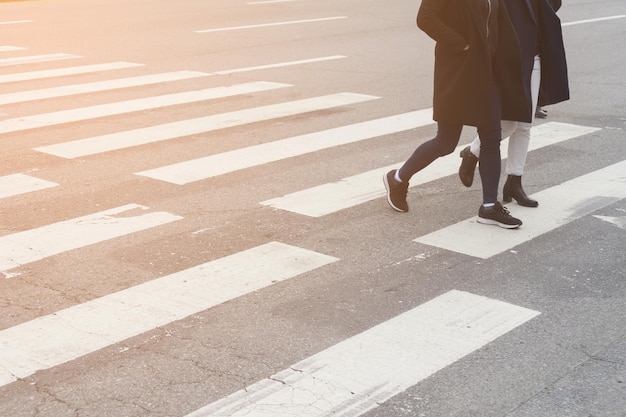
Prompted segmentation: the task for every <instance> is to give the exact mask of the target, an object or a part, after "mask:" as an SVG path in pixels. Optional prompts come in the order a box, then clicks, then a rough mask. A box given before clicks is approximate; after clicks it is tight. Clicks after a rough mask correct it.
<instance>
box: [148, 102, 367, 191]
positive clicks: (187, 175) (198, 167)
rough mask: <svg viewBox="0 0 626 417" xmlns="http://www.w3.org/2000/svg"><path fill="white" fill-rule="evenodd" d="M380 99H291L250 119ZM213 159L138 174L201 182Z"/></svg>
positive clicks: (178, 181)
mask: <svg viewBox="0 0 626 417" xmlns="http://www.w3.org/2000/svg"><path fill="white" fill-rule="evenodd" d="M377 98H378V97H374V96H368V95H364V94H353V93H339V94H332V95H328V96H323V97H315V98H311V99H304V100H299V101H292V102H289V103H284V104H278V105H272V106H266V107H264V108H260V109H253V115H252V117H251V118H250V119H252V121H258V120H267V119H269V118H278V117H285V116H290V115H294V114H298V113H305V112H310V111H316V110H323V109H329V108H333V107H338V106H345V105H347V104H355V103H360V102H363V101H369V100H374V99H377ZM247 113H248V112H247V111H240V112H235V113H234V114H228V115H226V117H225V118H222V117H217V118H218V120H217V122H216V123H215V124H216V125H217V126H220V127H221V126H225V127H226V126H231V125H237V124H241V123H240V122H239V121H238V118H239V117H241V116H240V115H247ZM233 116H234V117H233ZM207 119H209V120H211V119H212V117H211V116H209V118H207ZM223 119H225V120H223ZM244 119H245V117H244ZM232 120H234V122H232ZM248 120H249V119H248ZM204 124H206V123H204ZM209 124H210V123H209ZM211 159H212V157H211V156H208V157H204V158H198V159H194V160H191V161H185V162H180V163H177V164H173V165H168V166H164V167H160V168H155V169H151V170H148V171H142V172H137V173H136V174H137V175H142V176H144V177H149V178H154V179H157V180H161V181H166V182H170V183H172V184H178V185H184V184H188V183H190V182H194V181H200V180H203V179H207V178H210V177H212V176H214V175H215V171H214V170H213V167H212V166H211V164H210V162H211ZM218 169H219V167H218Z"/></svg>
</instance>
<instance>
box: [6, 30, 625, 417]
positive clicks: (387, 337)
mask: <svg viewBox="0 0 626 417" xmlns="http://www.w3.org/2000/svg"><path fill="white" fill-rule="evenodd" d="M208 31H209V30H205V31H204V32H208ZM24 49H26V48H23V47H19V46H0V52H1V53H3V54H11V53H13V52H17V51H21V52H23V51H24ZM342 57H343V56H330V57H324V58H312V59H310V60H307V59H304V60H300V61H292V62H289V63H285V64H284V65H304V64H307V63H310V62H324V61H327V60H333V59H338V58H342ZM80 58H81V57H79V56H76V55H71V54H65V53H55V54H45V55H31V56H19V57H13V58H11V57H2V58H0V66H4V67H10V66H17V65H19V66H20V71H19V72H15V73H10V74H2V75H0V83H14V82H22V83H29V82H31V81H38V80H42V79H48V78H54V77H69V78H68V80H71V79H72V78H71V77H73V76H77V75H81V74H87V73H89V74H95V75H98V76H99V77H102V80H101V81H92V82H88V83H84V82H80V83H79V82H77V83H72V82H71V81H69V83H67V84H64V85H63V86H60V87H50V88H43V89H42V88H33V89H28V90H26V89H25V90H24V91H20V92H13V93H5V94H0V104H3V105H4V104H15V103H26V102H36V101H38V100H51V101H52V100H54V99H58V98H67V97H72V96H75V95H88V94H91V93H96V92H104V91H109V92H118V93H121V92H122V91H123V90H124V89H126V88H131V87H141V86H148V85H150V86H157V87H158V86H159V85H161V84H168V85H171V84H176V83H177V82H180V81H184V80H191V79H202V78H204V77H208V76H211V75H223V74H232V73H237V72H239V71H238V70H237V69H233V70H228V71H219V72H214V73H211V72H198V71H189V70H184V69H182V70H179V71H172V72H162V73H151V71H150V68H148V67H146V66H145V65H143V64H136V63H130V62H123V61H119V62H110V63H100V64H89V65H75V66H64V67H63V66H62V64H61V63H63V62H65V61H66V60H69V59H73V61H72V62H75V61H76V60H77V59H80ZM52 61H58V63H59V65H61V66H62V67H61V68H56V69H38V70H28V69H27V70H26V71H24V68H23V66H25V65H28V64H33V63H40V62H52ZM272 67H274V65H272V64H267V65H259V66H257V67H249V68H246V69H241V70H242V71H246V72H249V71H254V70H255V69H268V68H272ZM122 69H124V70H137V71H140V72H141V73H140V74H139V75H134V76H129V77H125V78H117V77H116V76H115V72H116V71H117V70H122ZM295 87H297V86H294V85H292V84H287V83H282V82H279V81H275V80H274V81H265V80H258V81H248V82H241V83H235V84H230V85H224V86H219V87H209V88H200V89H196V90H191V91H181V92H176V93H171V92H169V93H167V94H162V95H155V96H151V97H144V98H134V99H124V98H123V99H120V100H119V101H117V102H110V103H105V104H97V105H86V106H83V107H75V108H70V109H64V110H59V111H52V112H48V113H41V114H29V115H24V116H19V117H8V118H6V119H4V120H1V121H0V135H2V136H1V137H0V142H2V141H11V140H17V139H16V138H18V135H19V134H21V133H23V132H25V131H28V130H31V129H42V130H41V132H45V130H44V129H43V128H49V127H52V126H54V127H60V128H63V127H64V126H65V127H67V126H70V125H71V124H72V123H77V122H86V121H90V120H93V119H96V118H107V117H112V116H118V115H128V114H135V113H138V112H141V111H145V110H155V109H159V110H160V111H163V112H167V111H168V109H169V108H172V107H173V106H181V105H189V104H197V103H204V102H209V101H212V100H213V101H214V100H218V99H224V98H228V97H245V96H248V95H256V94H258V95H262V94H264V93H269V92H270V91H273V92H275V93H277V94H276V95H275V96H272V97H271V98H270V99H269V100H276V98H275V97H276V96H279V97H280V93H281V92H284V91H291V90H293V89H294V88H295ZM381 99H383V98H381V97H378V96H373V95H369V94H362V93H359V92H345V91H340V92H334V93H329V94H326V95H318V96H308V97H306V98H301V99H298V100H293V99H285V100H283V101H280V102H273V103H272V104H266V105H261V106H257V107H250V108H248V107H245V104H243V107H245V108H241V109H238V110H234V111H228V112H223V113H216V114H211V115H206V116H203V117H193V118H187V119H183V120H177V121H174V122H168V123H159V122H153V123H152V124H151V125H150V126H147V127H143V128H139V129H129V130H123V129H119V130H117V131H113V132H107V133H102V134H100V132H95V134H94V135H93V136H90V137H83V138H79V139H73V140H63V139H59V140H57V141H55V143H52V144H47V145H44V146H36V147H33V148H32V149H29V150H28V151H33V152H35V153H37V154H39V155H41V154H45V155H47V156H49V157H50V158H52V159H54V160H55V163H57V164H58V163H68V164H69V163H70V162H72V161H71V160H76V159H79V160H80V159H88V158H89V157H96V156H98V155H102V154H105V153H107V152H112V151H121V152H124V151H127V150H129V149H130V148H134V149H137V148H139V149H141V148H140V147H149V146H157V145H158V144H159V143H162V142H164V141H169V140H172V139H179V138H184V137H187V136H192V135H197V134H206V133H208V132H214V131H218V130H222V129H227V128H233V127H246V126H248V125H252V124H255V123H256V124H260V123H263V122H271V121H276V120H280V119H285V118H287V117H290V116H299V115H306V114H309V115H310V114H322V113H323V111H324V110H329V109H350V108H356V107H358V106H362V105H365V104H367V103H370V102H374V101H376V100H381ZM242 102H244V103H245V100H242ZM178 117H180V116H178ZM320 117H323V116H320ZM432 123H433V121H432V110H431V109H430V108H426V109H420V110H413V111H406V112H402V113H399V114H392V115H384V116H380V117H372V118H368V119H367V120H361V121H358V122H356V123H351V124H345V125H342V126H339V127H331V128H324V127H322V128H319V129H318V130H316V131H313V132H309V133H304V134H299V135H296V136H290V137H287V138H276V139H275V140H270V141H266V142H264V143H260V144H259V143H256V142H254V141H251V142H250V143H249V144H247V145H246V146H243V147H239V148H237V149H234V150H229V151H226V152H221V153H214V152H212V151H211V149H210V147H207V148H205V149H201V150H199V152H200V154H199V155H198V156H197V158H195V159H187V160H178V161H177V162H175V163H173V164H170V163H168V164H166V165H160V166H159V165H158V161H155V162H154V166H153V167H151V168H149V169H145V170H142V171H139V172H127V173H126V174H130V175H132V176H134V177H141V178H143V179H145V180H146V181H152V182H153V183H154V184H159V185H168V184H172V185H176V186H181V187H180V188H184V186H186V185H188V184H192V183H198V182H201V181H204V180H208V179H211V178H214V177H218V176H224V175H227V174H232V173H234V172H237V171H240V170H245V169H255V168H257V167H260V166H264V165H268V164H272V163H275V162H280V161H284V160H287V159H289V158H294V157H297V156H307V155H310V154H313V153H315V152H317V151H320V150H329V151H332V150H333V149H335V148H339V147H341V146H346V145H356V144H359V143H364V142H366V141H368V140H375V139H380V138H381V137H384V136H387V135H394V134H398V133H402V132H408V131H416V132H419V129H420V128H423V127H427V126H429V125H431V124H432ZM601 131H602V129H600V128H598V127H592V126H581V125H574V124H568V123H560V122H558V121H548V122H545V123H542V124H539V125H537V126H535V127H533V133H532V134H533V138H534V140H533V141H531V151H533V152H540V151H541V150H542V149H544V148H548V147H551V146H556V145H559V144H563V143H565V142H566V141H568V140H572V139H575V138H579V137H583V136H586V135H591V134H594V133H598V132H601ZM42 134H45V133H42ZM422 139H426V138H425V137H424V138H422ZM182 146H184V145H182ZM459 149H460V148H459ZM506 149H507V147H506V143H503V146H502V150H503V157H506ZM55 158H60V159H58V160H57V159H55ZM181 159H184V158H181ZM399 163H400V161H395V162H394V163H393V164H391V165H385V166H371V167H370V168H369V169H368V170H366V171H364V172H356V173H354V175H351V176H349V177H344V178H337V177H333V175H334V174H330V175H324V174H323V171H324V170H323V167H320V170H319V171H320V175H319V183H318V184H317V185H315V186H313V187H307V188H304V189H301V190H297V191H295V192H294V191H292V192H289V193H287V190H278V189H275V188H271V189H270V191H271V192H273V193H274V194H275V195H274V196H273V197H272V198H269V199H264V200H263V201H258V208H259V209H263V208H264V207H269V208H271V209H273V210H275V211H276V212H289V213H291V214H294V215H296V216H302V217H303V218H308V219H313V221H315V220H314V219H317V218H321V217H324V216H331V215H333V214H335V213H338V212H340V211H346V210H349V209H352V208H355V207H357V206H359V205H362V204H364V203H367V202H370V201H373V200H376V199H378V200H380V203H381V206H382V207H384V208H386V202H385V199H384V188H383V186H382V181H381V178H382V176H383V174H384V173H385V172H387V171H388V170H389V169H392V168H394V167H397V166H398V165H399ZM458 164H459V159H458V149H457V152H454V153H453V154H451V155H449V156H447V157H444V158H441V159H439V160H437V161H436V162H435V163H433V164H432V165H431V166H430V167H428V169H427V170H425V171H424V172H423V173H420V175H418V176H416V177H415V178H414V179H413V181H412V183H411V186H412V187H415V186H418V185H421V184H425V183H428V182H432V181H436V180H439V179H442V178H445V177H448V176H451V175H455V173H456V170H457V169H458ZM625 164H626V162H625V161H622V162H619V163H616V164H613V165H610V166H608V167H605V168H602V169H599V170H595V171H593V172H590V173H588V174H586V175H583V176H581V177H578V178H575V179H573V180H571V181H568V182H565V183H564V184H561V185H558V186H555V187H551V188H548V189H545V190H543V191H540V192H539V193H537V194H536V196H537V198H539V199H540V200H541V202H542V206H541V208H540V209H527V210H524V209H523V208H518V207H516V214H518V213H519V215H520V217H521V218H523V219H524V226H523V227H522V228H521V229H520V230H519V231H515V232H511V231H505V230H500V229H498V228H488V227H484V226H478V225H477V224H476V223H475V221H474V219H468V220H467V219H461V218H460V219H459V223H457V224H452V225H449V226H448V227H445V228H442V229H440V230H437V231H435V232H432V233H429V234H426V235H424V236H421V237H417V238H415V239H414V242H417V243H419V244H424V245H429V246H432V247H437V248H440V249H443V250H447V251H452V252H455V253H458V254H460V255H462V256H469V257H476V258H483V259H486V258H489V257H492V256H495V255H497V254H499V253H502V252H504V251H506V250H509V249H512V248H517V247H521V246H522V245H523V244H524V243H525V242H528V241H529V240H532V239H536V238H539V237H540V236H542V235H543V234H545V233H547V232H549V231H551V230H554V229H556V228H558V227H560V226H562V225H564V224H567V223H569V222H573V221H576V220H577V219H579V218H581V217H583V216H586V215H589V214H592V213H593V212H594V211H596V210H598V209H600V208H602V207H606V206H607V205H609V204H611V203H613V202H616V201H620V200H622V199H624V198H626V192H625V190H626V186H625V185H626V179H625V178H624V176H623V173H624V172H626V165H625ZM31 168H34V167H27V166H24V167H21V169H22V170H23V171H22V172H10V173H9V172H5V173H4V174H3V175H1V176H0V201H3V200H4V201H9V200H10V199H12V198H21V197H24V198H25V196H26V195H28V196H32V195H36V194H37V192H40V191H43V190H48V191H49V192H54V191H56V190H63V189H64V183H63V182H62V181H59V180H58V179H55V180H54V181H52V180H50V179H47V178H46V172H45V170H42V169H41V167H39V172H37V173H36V175H34V173H33V172H31ZM162 183H166V184H162ZM590 184H593V186H590ZM583 190H584V191H583ZM150 206H151V207H148V206H145V205H143V204H140V203H138V202H136V201H131V202H125V203H124V204H122V205H120V206H117V207H108V208H105V209H103V210H100V211H96V212H89V213H82V214H81V215H79V216H71V217H70V218H63V219H61V220H59V221H57V222H54V223H50V224H47V225H44V226H40V227H34V228H31V229H26V230H17V231H13V230H11V231H8V230H10V228H9V227H8V226H9V225H2V227H1V228H0V229H2V230H3V231H4V232H3V233H2V235H0V272H2V274H4V276H5V277H6V279H11V277H13V276H15V275H14V273H15V271H19V270H20V268H23V267H24V266H27V265H32V264H34V263H36V262H38V261H41V260H44V259H50V258H53V257H55V256H57V255H60V254H63V253H65V252H69V251H76V250H81V249H82V248H85V247H88V246H89V247H93V246H95V245H98V244H101V243H103V242H110V241H113V240H115V239H118V238H120V237H123V236H128V235H132V234H139V233H142V232H146V231H149V230H154V229H158V228H160V227H163V226H165V225H171V224H174V223H183V222H185V221H187V220H189V219H186V218H185V216H183V215H180V214H178V213H176V212H175V210H171V209H169V210H162V209H160V208H159V207H158V204H157V205H152V204H151V205H150ZM544 206H545V207H544ZM81 210H82V209H81ZM0 213H1V209H0ZM267 240H268V241H267V242H266V243H262V244H259V245H256V246H253V247H249V248H247V249H243V250H240V251H238V250H237V249H233V250H232V253H231V254H229V255H227V256H224V257H221V258H218V259H213V258H212V256H211V255H208V257H209V258H210V260H208V261H206V262H200V263H198V264H197V265H195V266H193V267H190V268H186V269H183V270H180V271H178V272H174V273H172V274H168V275H165V276H155V277H154V278H153V279H151V280H149V281H148V282H145V283H143V284H139V285H135V286H131V287H129V288H126V289H124V290H121V291H118V292H114V293H111V294H109V295H106V296H103V297H99V298H93V299H91V300H90V301H87V302H83V303H77V304H76V305H74V306H72V307H69V308H65V309H63V310H60V311H55V312H54V313H51V314H46V315H42V316H40V317H38V318H36V319H34V320H29V321H25V322H23V323H20V324H16V325H13V326H11V327H8V328H5V329H2V330H0V389H1V388H2V387H3V386H8V385H10V384H13V383H16V382H17V381H19V380H21V379H24V378H27V377H32V376H33V375H36V373H37V372H39V371H43V370H46V369H50V368H54V367H56V366H59V365H62V364H67V363H69V362H71V361H73V360H76V359H78V358H81V357H84V356H85V355H88V354H92V353H94V352H97V351H98V350H100V349H103V348H106V347H108V346H111V345H114V344H116V343H119V342H122V341H124V340H127V339H128V338H131V337H134V336H137V335H140V334H142V333H145V332H149V331H151V330H154V329H155V328H158V327H160V326H166V325H168V324H171V323H173V322H174V321H177V320H184V319H185V318H187V317H189V316H191V315H193V314H196V313H199V312H202V311H205V310H208V309H211V308H213V307H215V306H218V305H220V304H223V303H225V302H227V301H230V300H234V299H236V298H238V297H242V296H244V295H247V294H250V293H252V292H254V291H258V290H261V289H265V288H269V287H271V286H273V285H274V284H277V283H280V282H283V281H288V280H290V279H292V278H295V277H300V276H307V274H310V275H314V274H316V273H318V272H319V271H320V270H322V269H323V268H331V267H332V266H333V265H335V264H340V263H341V261H342V259H341V258H339V257H336V256H334V255H333V254H332V253H325V252H324V251H323V250H319V249H316V250H311V249H308V248H305V247H300V246H298V244H293V243H284V242H280V241H276V240H271V239H267ZM484 242H489V244H488V245H485V244H482V243H484ZM404 243H408V242H404ZM302 246H305V245H302ZM205 256H207V255H206V254H205ZM94 262H97V260H95V261H94ZM539 314H540V312H538V311H534V310H532V309H528V308H525V307H523V306H518V305H513V304H510V303H507V302H503V301H499V300H496V299H492V298H488V297H484V296H481V295H477V294H472V293H468V292H464V291H457V290H452V291H449V292H446V293H444V294H443V295H441V296H439V297H437V298H434V299H432V300H430V301H428V302H426V303H424V304H422V305H420V306H418V307H416V308H413V309H411V310H409V311H407V312H405V313H403V314H400V315H398V316H396V317H394V318H392V319H390V320H388V321H385V322H383V323H381V324H379V325H377V326H374V327H372V328H370V329H368V330H366V331H364V332H362V333H360V334H357V335H355V336H353V337H351V338H348V339H346V340H344V341H343V342H340V343H338V344H335V345H333V346H331V347H329V348H328V349H326V350H323V351H321V352H318V353H315V354H313V355H311V356H310V357H308V358H306V359H305V360H303V361H300V362H297V363H296V364H294V365H292V366H290V367H288V368H285V370H283V371H281V372H278V373H275V374H269V375H267V378H266V379H264V380H261V381H259V382H255V383H253V384H251V385H249V386H246V387H245V388H243V389H242V390H241V391H236V392H233V393H232V394H230V395H228V396H226V397H224V398H222V399H220V400H218V401H215V402H211V401H210V400H209V399H207V401H206V403H207V404H208V405H207V406H206V407H203V408H200V409H199V410H197V411H195V412H193V413H191V414H189V416H190V417H191V416H215V417H218V416H244V415H245V416H258V417H261V416H263V417H269V416H275V415H280V414H281V410H282V409H284V407H285V406H286V404H287V403H288V404H289V409H290V413H291V415H310V416H319V417H322V416H331V415H332V416H359V415H362V414H364V413H365V412H367V411H369V410H372V409H374V408H376V407H377V406H378V405H379V404H380V403H382V402H384V401H387V400H389V399H390V398H391V397H393V396H395V395H397V394H399V393H401V392H403V391H404V390H406V389H407V388H409V387H411V386H413V385H415V384H417V383H419V382H420V381H421V380H423V379H425V378H427V377H428V376H430V375H432V374H434V373H435V372H437V371H439V370H441V369H443V368H444V367H446V366H448V365H450V364H451V363H453V362H455V361H458V360H460V359H462V358H463V357H465V356H467V355H469V354H470V353H472V352H474V351H476V350H477V349H479V348H481V347H482V346H484V345H486V344H488V343H491V342H493V341H495V340H496V339H498V338H499V337H501V336H503V335H504V334H506V333H508V332H512V331H513V330H514V329H515V328H517V327H518V326H522V325H524V324H525V323H526V322H528V321H530V320H532V319H533V318H535V317H537V316H538V315H539ZM363 363H367V364H368V365H369V366H367V367H364V366H362V364H363ZM209 403H210V404H209Z"/></svg>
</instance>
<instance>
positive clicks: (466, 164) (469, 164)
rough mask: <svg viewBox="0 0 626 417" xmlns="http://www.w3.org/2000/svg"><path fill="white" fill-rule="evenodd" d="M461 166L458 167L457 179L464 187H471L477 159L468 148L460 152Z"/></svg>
mask: <svg viewBox="0 0 626 417" xmlns="http://www.w3.org/2000/svg"><path fill="white" fill-rule="evenodd" d="M460 156H461V159H462V161H461V166H460V167H459V178H460V179H461V182H462V183H463V185H464V186H466V187H471V186H472V183H473V182H474V171H476V164H477V163H478V158H477V157H476V155H474V154H473V153H472V152H471V151H470V147H469V146H468V147H466V148H464V149H463V150H462V151H461V154H460Z"/></svg>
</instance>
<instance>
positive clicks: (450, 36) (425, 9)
mask: <svg viewBox="0 0 626 417" xmlns="http://www.w3.org/2000/svg"><path fill="white" fill-rule="evenodd" d="M449 1H450V0H422V4H421V5H420V8H419V11H418V12H417V26H418V27H419V28H420V29H421V30H423V31H424V32H425V33H426V34H427V35H428V36H430V37H431V38H432V39H434V40H435V42H437V43H439V44H442V45H446V46H447V47H450V48H451V49H453V50H457V51H462V50H463V49H465V47H466V46H467V45H468V42H467V40H466V39H465V38H464V37H463V36H462V35H461V34H459V33H458V32H457V31H455V30H454V29H452V28H451V27H450V26H449V25H448V24H447V23H446V22H445V21H444V19H443V15H444V10H445V8H446V6H447V5H448V3H449Z"/></svg>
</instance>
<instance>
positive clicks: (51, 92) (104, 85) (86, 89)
mask: <svg viewBox="0 0 626 417" xmlns="http://www.w3.org/2000/svg"><path fill="white" fill-rule="evenodd" d="M208 75H209V74H206V73H204V72H197V71H175V72H169V73H164V74H152V75H140V76H137V77H129V78H120V79H116V80H107V81H98V82H93V83H86V84H74V85H66V86H63V87H53V88H45V89H40V90H32V91H20V92H18V93H7V94H0V105H1V104H11V103H21V102H24V101H33V100H43V99H49V98H55V97H65V96H71V95H75V94H85V93H95V92H97V91H110V90H115V89H118V88H128V87H139V86H145V85H150V84H157V83H165V82H168V81H181V80H188V79H191V78H198V77H206V76H208Z"/></svg>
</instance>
